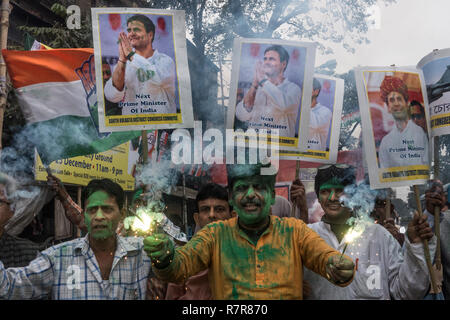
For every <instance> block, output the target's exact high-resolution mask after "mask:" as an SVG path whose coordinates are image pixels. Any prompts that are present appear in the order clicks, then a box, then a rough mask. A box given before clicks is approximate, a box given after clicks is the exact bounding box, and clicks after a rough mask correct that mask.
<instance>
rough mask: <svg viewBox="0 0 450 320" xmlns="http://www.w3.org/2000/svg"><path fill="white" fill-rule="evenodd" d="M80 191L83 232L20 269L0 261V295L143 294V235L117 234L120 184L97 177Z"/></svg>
mask: <svg viewBox="0 0 450 320" xmlns="http://www.w3.org/2000/svg"><path fill="white" fill-rule="evenodd" d="M84 192H85V195H84V198H85V199H86V202H85V212H84V219H85V225H86V226H87V230H88V233H87V235H86V237H84V238H77V239H75V240H72V241H68V242H64V243H61V244H58V245H55V246H52V247H50V248H48V249H46V250H45V251H43V252H41V253H39V254H38V257H37V258H36V259H34V260H33V261H31V262H30V264H29V265H28V266H26V267H23V268H8V269H5V268H4V266H3V264H2V262H1V261H0V300H2V299H5V300H11V299H40V298H43V297H47V296H50V298H51V299H54V300H87V299H89V300H131V299H141V300H143V299H145V295H146V284H147V278H148V275H149V272H150V268H151V262H150V259H149V258H148V256H147V255H146V253H145V252H144V250H143V244H142V238H134V237H130V238H123V237H121V236H119V235H116V229H117V225H118V224H119V221H120V220H121V219H122V218H123V217H124V213H125V208H124V207H123V205H124V192H123V189H122V188H121V187H120V185H118V184H117V183H115V182H113V181H111V180H109V179H101V180H92V181H91V182H89V184H88V185H87V187H86V189H85V191H84Z"/></svg>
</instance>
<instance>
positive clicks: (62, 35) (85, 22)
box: [19, 3, 92, 48]
mask: <svg viewBox="0 0 450 320" xmlns="http://www.w3.org/2000/svg"><path fill="white" fill-rule="evenodd" d="M51 10H52V11H53V12H54V13H55V14H56V15H58V16H59V17H61V18H63V19H64V22H61V21H57V22H55V23H54V25H53V26H51V27H32V26H19V30H21V31H24V32H26V33H28V34H30V35H31V36H32V37H34V38H35V39H36V40H37V41H39V42H41V43H43V44H45V45H47V46H49V47H51V48H92V28H91V22H90V20H89V19H88V17H85V18H84V19H83V18H82V20H81V28H80V29H78V30H77V29H69V28H67V25H66V18H67V13H66V8H65V7H64V6H63V5H61V4H59V3H55V4H53V5H52V7H51Z"/></svg>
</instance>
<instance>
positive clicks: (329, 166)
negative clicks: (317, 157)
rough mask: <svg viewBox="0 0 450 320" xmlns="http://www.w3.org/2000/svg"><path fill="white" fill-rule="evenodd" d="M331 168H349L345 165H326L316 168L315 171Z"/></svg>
mask: <svg viewBox="0 0 450 320" xmlns="http://www.w3.org/2000/svg"><path fill="white" fill-rule="evenodd" d="M331 167H336V168H339V169H347V168H350V165H348V164H346V163H336V164H326V165H323V166H320V167H318V168H317V170H325V169H328V168H331Z"/></svg>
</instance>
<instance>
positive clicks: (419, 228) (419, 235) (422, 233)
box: [407, 211, 433, 243]
mask: <svg viewBox="0 0 450 320" xmlns="http://www.w3.org/2000/svg"><path fill="white" fill-rule="evenodd" d="M407 235H408V239H409V242H411V243H419V242H421V241H423V240H430V239H431V238H432V237H433V230H431V228H430V225H429V224H428V222H427V217H426V216H425V215H422V216H419V213H418V212H417V211H416V213H415V214H414V217H413V219H412V221H411V222H410V223H409V225H408V231H407Z"/></svg>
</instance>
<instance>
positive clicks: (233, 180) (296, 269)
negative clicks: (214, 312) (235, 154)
mask: <svg viewBox="0 0 450 320" xmlns="http://www.w3.org/2000/svg"><path fill="white" fill-rule="evenodd" d="M261 168H262V166H261V165H229V166H227V171H228V187H229V193H230V197H229V198H230V199H231V200H230V204H231V205H232V207H233V211H234V212H236V213H237V215H238V217H235V218H232V219H229V220H226V221H218V222H214V223H210V224H208V225H206V226H205V227H204V228H203V229H202V230H200V231H199V232H198V233H197V234H196V235H195V236H194V237H193V238H192V239H191V240H190V241H189V242H188V243H187V244H186V245H185V246H183V247H181V248H177V249H176V250H174V249H173V244H172V242H171V241H170V240H169V238H168V237H167V236H165V235H162V234H157V235H153V236H150V237H147V238H146V239H145V240H144V245H145V247H144V248H145V250H146V251H147V253H148V255H149V256H150V257H151V259H152V261H153V263H154V265H155V268H154V272H155V274H156V275H157V276H158V277H159V278H160V279H162V280H165V281H171V282H181V281H183V279H185V278H187V277H190V276H192V275H193V274H196V273H197V272H199V271H201V270H204V269H206V268H208V269H209V273H208V274H209V282H210V286H211V291H212V294H213V297H214V299H302V298H303V290H302V289H303V287H302V283H303V282H302V276H303V272H302V267H303V265H306V266H307V267H308V268H311V269H312V270H314V271H315V272H317V273H318V274H320V275H321V276H323V277H326V278H327V279H328V281H330V282H331V283H333V284H334V285H339V286H346V285H348V284H349V283H350V282H351V280H352V277H353V273H354V264H353V262H352V260H351V259H350V258H348V257H347V256H345V255H344V256H343V258H342V260H341V261H339V258H340V253H339V252H338V251H336V250H334V249H332V248H331V247H330V246H328V245H327V244H326V243H325V242H324V241H323V239H321V238H320V237H319V236H318V235H317V234H316V233H315V232H313V231H312V230H310V229H309V228H308V227H306V225H305V224H304V223H303V222H302V221H301V220H298V219H295V218H279V217H276V216H273V215H270V207H271V205H273V204H274V202H275V201H274V199H275V191H274V186H275V178H276V175H266V176H263V175H260V172H261V171H260V170H261Z"/></svg>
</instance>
